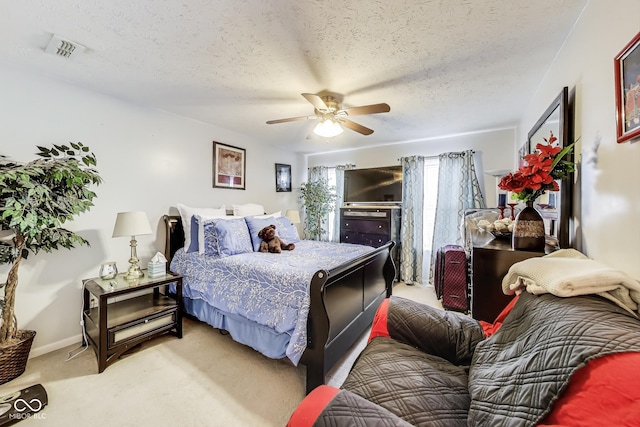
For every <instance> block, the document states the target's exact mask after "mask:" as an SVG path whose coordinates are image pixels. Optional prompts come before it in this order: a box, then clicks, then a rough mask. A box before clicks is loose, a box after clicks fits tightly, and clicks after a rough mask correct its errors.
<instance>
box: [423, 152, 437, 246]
mask: <svg viewBox="0 0 640 427" xmlns="http://www.w3.org/2000/svg"><path fill="white" fill-rule="evenodd" d="M438 165H439V161H438V159H437V158H434V159H425V161H424V201H423V203H424V204H423V206H422V207H423V210H422V211H423V215H424V217H423V218H422V221H423V233H422V247H423V250H424V251H425V252H426V251H429V253H431V243H432V240H433V225H434V222H435V218H436V203H437V201H438V169H439V168H438Z"/></svg>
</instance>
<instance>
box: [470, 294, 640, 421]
mask: <svg viewBox="0 0 640 427" xmlns="http://www.w3.org/2000/svg"><path fill="white" fill-rule="evenodd" d="M625 351H640V320H638V318H637V317H635V316H634V315H633V314H631V313H629V312H628V311H626V310H624V309H622V308H621V307H618V306H616V305H614V304H611V303H610V302H609V301H607V300H605V299H603V298H601V297H599V296H595V295H589V296H577V297H572V298H558V297H555V296H553V295H551V294H543V295H532V294H529V293H526V292H524V293H522V294H521V295H520V298H519V300H518V302H517V303H516V305H515V307H514V308H513V310H512V311H511V313H509V315H508V316H507V318H506V319H505V321H504V324H503V325H502V327H501V328H500V329H499V330H498V332H497V333H496V334H494V335H492V336H491V337H490V338H488V339H486V340H484V341H481V342H480V343H479V344H478V345H477V346H476V349H475V353H474V356H473V360H472V363H471V367H470V369H469V393H470V396H471V405H470V409H469V419H468V425H470V426H476V425H487V426H533V425H535V424H536V423H537V422H539V421H540V420H542V418H543V417H544V416H545V415H546V414H547V413H548V412H549V411H550V410H551V406H552V403H553V402H554V401H555V400H556V399H557V398H558V396H559V395H560V393H561V392H562V391H563V390H564V389H565V387H566V386H567V383H568V382H569V379H570V378H571V376H572V375H573V373H574V372H575V371H576V370H578V369H579V368H580V367H582V366H584V365H585V364H586V363H587V362H588V361H589V360H591V359H594V358H597V357H600V356H604V355H606V354H611V353H619V352H625Z"/></svg>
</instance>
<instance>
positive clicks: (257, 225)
mask: <svg viewBox="0 0 640 427" xmlns="http://www.w3.org/2000/svg"><path fill="white" fill-rule="evenodd" d="M244 219H245V221H246V222H247V227H249V234H250V235H251V242H252V243H253V251H254V252H258V251H259V250H260V243H261V242H262V239H261V238H260V237H258V233H259V232H260V230H262V229H263V228H265V227H266V226H268V225H276V219H277V218H256V217H252V216H245V217H244ZM277 231H278V226H276V233H277Z"/></svg>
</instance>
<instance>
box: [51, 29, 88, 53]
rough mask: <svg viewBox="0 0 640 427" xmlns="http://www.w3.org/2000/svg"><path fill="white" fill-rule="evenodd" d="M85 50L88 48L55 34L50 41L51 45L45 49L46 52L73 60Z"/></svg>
mask: <svg viewBox="0 0 640 427" xmlns="http://www.w3.org/2000/svg"><path fill="white" fill-rule="evenodd" d="M85 49H86V47H85V46H82V45H81V44H79V43H76V42H72V41H70V40H65V39H63V38H62V37H60V36H57V35H55V34H53V35H52V36H51V40H49V44H48V45H47V47H46V48H45V52H49V53H52V54H54V55H58V56H62V57H64V58H73V57H75V56H78V54H80V53H82V52H84V51H85Z"/></svg>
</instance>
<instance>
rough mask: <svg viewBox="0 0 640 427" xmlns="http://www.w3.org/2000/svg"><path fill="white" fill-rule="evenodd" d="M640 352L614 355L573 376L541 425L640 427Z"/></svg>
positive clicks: (594, 362)
mask: <svg viewBox="0 0 640 427" xmlns="http://www.w3.org/2000/svg"><path fill="white" fill-rule="evenodd" d="M639 425H640V352H630V353H618V354H610V355H607V356H603V357H600V358H598V359H595V360H592V361H590V362H589V363H587V365H586V366H584V367H582V368H580V369H579V370H578V371H577V372H576V373H575V374H574V375H573V377H571V381H570V382H569V384H568V386H567V388H566V390H565V391H564V393H562V395H561V396H560V398H559V399H558V400H557V401H556V403H555V404H554V405H553V411H552V412H551V413H550V414H549V415H548V416H547V417H546V418H545V419H544V420H543V422H542V423H541V424H540V426H546V427H549V426H575V427H586V426H590V427H596V426H597V427H601V426H628V427H631V426H636V427H637V426H639Z"/></svg>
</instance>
